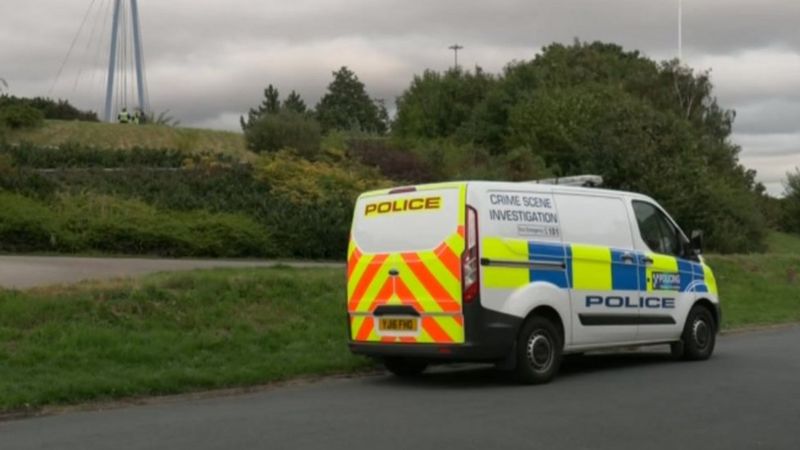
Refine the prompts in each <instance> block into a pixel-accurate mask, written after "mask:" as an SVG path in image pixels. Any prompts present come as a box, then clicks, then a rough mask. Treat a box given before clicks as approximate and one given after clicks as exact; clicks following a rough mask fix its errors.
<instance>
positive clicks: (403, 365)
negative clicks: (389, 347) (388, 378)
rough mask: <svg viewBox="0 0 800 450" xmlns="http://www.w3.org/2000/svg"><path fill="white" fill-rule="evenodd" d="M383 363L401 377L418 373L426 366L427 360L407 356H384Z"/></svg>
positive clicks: (387, 368)
mask: <svg viewBox="0 0 800 450" xmlns="http://www.w3.org/2000/svg"><path fill="white" fill-rule="evenodd" d="M383 365H384V366H385V367H386V370H388V371H389V372H392V373H393V374H395V375H397V376H398V377H403V378H408V377H414V376H417V375H420V374H421V373H422V372H424V371H425V369H426V368H428V363H427V362H425V361H421V360H418V359H409V358H386V359H384V360H383Z"/></svg>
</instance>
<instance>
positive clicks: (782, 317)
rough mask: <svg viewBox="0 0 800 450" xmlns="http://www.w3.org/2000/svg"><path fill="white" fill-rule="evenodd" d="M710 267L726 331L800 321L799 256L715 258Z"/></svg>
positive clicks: (710, 259)
mask: <svg viewBox="0 0 800 450" xmlns="http://www.w3.org/2000/svg"><path fill="white" fill-rule="evenodd" d="M708 264H709V265H710V266H711V268H712V269H713V270H714V274H715V276H716V279H717V285H718V286H719V295H720V301H721V303H722V314H723V318H722V320H723V327H724V328H725V329H733V328H740V327H743V326H753V325H771V324H779V323H789V322H800V253H794V254H774V253H772V254H770V253H767V254H760V255H726V256H718V255H712V256H709V257H708ZM792 274H794V275H792Z"/></svg>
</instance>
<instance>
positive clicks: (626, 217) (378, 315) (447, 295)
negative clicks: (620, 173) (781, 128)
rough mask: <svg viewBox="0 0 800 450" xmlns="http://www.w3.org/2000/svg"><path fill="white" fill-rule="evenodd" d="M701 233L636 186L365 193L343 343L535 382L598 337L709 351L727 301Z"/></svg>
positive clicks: (361, 350) (414, 370)
mask: <svg viewBox="0 0 800 450" xmlns="http://www.w3.org/2000/svg"><path fill="white" fill-rule="evenodd" d="M576 180H577V182H579V183H581V184H584V185H585V184H593V183H594V184H596V178H595V177H588V178H585V177H583V178H577V179H576ZM576 180H572V181H573V182H574V181H576ZM587 180H588V181H587ZM561 181H562V182H563V180H561ZM549 182H550V183H555V182H557V181H555V180H549ZM701 241H702V237H701V234H700V233H699V232H698V233H693V236H692V240H691V241H690V240H689V239H687V237H686V235H685V234H684V233H683V232H682V231H681V229H680V228H679V227H678V225H677V224H676V223H675V221H673V220H672V218H670V216H669V215H668V214H667V212H666V211H665V210H664V209H663V208H662V207H661V206H659V205H658V203H657V202H656V201H655V200H653V199H651V198H649V197H646V196H644V195H640V194H635V193H630V192H620V191H611V190H603V189H597V188H586V187H574V186H565V185H563V184H545V183H542V182H540V183H509V182H485V181H474V182H473V181H469V182H456V183H441V184H430V185H420V186H411V187H402V188H396V189H386V190H381V191H373V192H367V193H364V194H362V195H361V196H360V197H359V199H358V201H357V203H356V207H355V213H354V217H353V225H352V232H351V237H350V245H349V249H348V267H347V301H348V319H349V320H348V323H349V329H350V341H349V346H350V349H351V351H353V352H354V353H356V354H362V355H368V356H371V357H375V358H378V359H380V360H381V361H383V362H384V364H385V365H386V367H387V368H388V369H389V370H390V371H392V372H394V373H396V374H398V375H412V374H418V373H420V372H422V371H423V370H424V369H425V368H426V366H427V365H429V364H431V363H441V362H448V361H450V362H453V361H483V362H494V363H496V364H498V365H499V366H501V367H507V368H513V370H515V372H516V373H517V375H518V376H519V378H520V379H521V380H522V381H524V382H529V383H541V382H547V381H549V380H550V379H552V378H553V376H554V375H555V374H556V372H557V371H558V368H559V365H560V363H561V360H562V356H563V355H564V354H569V353H581V352H586V351H590V350H595V349H603V348H613V347H623V346H639V345H648V344H664V343H669V344H671V345H672V352H673V353H674V354H675V355H676V356H682V357H684V358H685V359H690V360H701V359H707V358H708V357H710V356H711V354H712V352H713V350H714V344H715V337H716V333H717V331H718V330H719V324H720V319H721V317H720V316H721V313H720V307H719V299H718V296H717V286H716V281H715V279H714V275H713V273H712V271H711V269H710V268H709V267H708V266H707V265H706V264H705V263H704V261H703V258H702V256H700V247H701Z"/></svg>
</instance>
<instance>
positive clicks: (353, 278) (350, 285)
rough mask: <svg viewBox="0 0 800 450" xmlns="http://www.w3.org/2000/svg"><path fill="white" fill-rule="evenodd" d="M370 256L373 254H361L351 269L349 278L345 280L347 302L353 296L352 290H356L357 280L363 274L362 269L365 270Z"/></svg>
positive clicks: (370, 259) (359, 279)
mask: <svg viewBox="0 0 800 450" xmlns="http://www.w3.org/2000/svg"><path fill="white" fill-rule="evenodd" d="M372 258H374V256H373V255H361V258H359V259H358V262H357V263H356V267H355V268H354V269H353V272H352V273H351V274H350V278H349V279H348V280H347V301H348V302H349V301H350V299H351V298H353V291H355V290H356V286H358V282H359V281H361V277H362V276H363V275H364V271H365V270H367V267H368V266H369V263H370V261H372Z"/></svg>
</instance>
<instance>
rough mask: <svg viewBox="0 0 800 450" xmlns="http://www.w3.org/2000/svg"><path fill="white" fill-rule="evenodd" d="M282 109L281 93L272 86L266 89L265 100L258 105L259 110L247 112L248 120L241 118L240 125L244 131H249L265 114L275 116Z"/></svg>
mask: <svg viewBox="0 0 800 450" xmlns="http://www.w3.org/2000/svg"><path fill="white" fill-rule="evenodd" d="M280 109H281V100H280V93H279V92H278V90H277V89H276V88H275V87H274V86H272V85H271V84H270V85H269V86H267V88H266V89H264V100H262V101H261V104H260V105H258V108H256V109H253V108H250V110H249V111H248V112H247V120H246V121H245V119H244V117H239V124H240V125H241V126H242V131H247V128H249V127H250V126H251V125H252V124H253V123H254V122H256V121H257V120H258V119H259V118H260V117H262V116H263V115H265V114H275V113H277V112H279V111H280Z"/></svg>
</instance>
